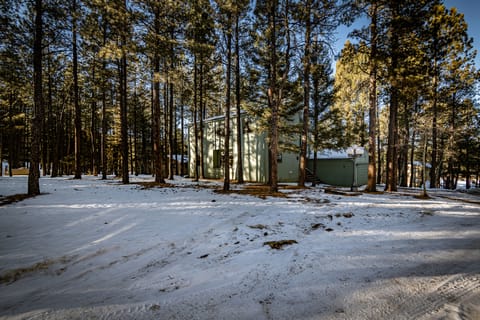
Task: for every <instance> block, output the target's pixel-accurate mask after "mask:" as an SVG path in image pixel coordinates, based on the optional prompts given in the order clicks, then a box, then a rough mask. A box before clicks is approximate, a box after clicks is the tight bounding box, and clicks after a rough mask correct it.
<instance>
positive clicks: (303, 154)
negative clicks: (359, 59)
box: [298, 0, 312, 187]
mask: <svg viewBox="0 0 480 320" xmlns="http://www.w3.org/2000/svg"><path fill="white" fill-rule="evenodd" d="M311 5H312V0H307V1H306V4H305V6H306V8H305V9H306V20H305V47H304V52H303V120H302V136H301V143H300V163H299V177H298V186H301V187H303V186H305V179H306V175H305V170H306V167H307V141H308V127H309V125H310V121H309V114H310V66H311V59H310V47H311V41H310V37H311V27H312V26H311V24H312V22H311V18H310V16H311Z"/></svg>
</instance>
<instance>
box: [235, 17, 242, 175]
mask: <svg viewBox="0 0 480 320" xmlns="http://www.w3.org/2000/svg"><path fill="white" fill-rule="evenodd" d="M239 16H240V14H239V13H238V12H237V13H236V16H235V60H236V61H235V103H236V109H237V183H238V184H242V183H244V180H243V126H242V115H241V108H240V105H241V103H240V101H241V97H240V30H239V20H240V17H239Z"/></svg>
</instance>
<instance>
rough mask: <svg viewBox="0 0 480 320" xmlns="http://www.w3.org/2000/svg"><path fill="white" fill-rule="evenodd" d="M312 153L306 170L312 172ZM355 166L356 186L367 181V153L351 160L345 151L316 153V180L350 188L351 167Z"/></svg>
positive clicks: (352, 175)
mask: <svg viewBox="0 0 480 320" xmlns="http://www.w3.org/2000/svg"><path fill="white" fill-rule="evenodd" d="M313 161H314V160H313V153H312V154H310V156H309V159H308V169H309V170H310V171H311V172H313ZM354 164H355V165H356V170H355V173H356V175H357V180H356V181H357V186H362V185H365V184H367V181H368V153H367V152H364V153H363V155H362V156H360V157H358V158H356V159H353V158H350V157H348V155H347V151H346V150H323V151H320V152H318V153H317V174H316V176H317V179H318V180H319V181H320V182H321V183H325V184H329V185H333V186H340V187H350V186H352V185H353V181H354V170H353V166H354Z"/></svg>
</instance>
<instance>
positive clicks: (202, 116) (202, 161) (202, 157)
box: [198, 61, 206, 179]
mask: <svg viewBox="0 0 480 320" xmlns="http://www.w3.org/2000/svg"><path fill="white" fill-rule="evenodd" d="M199 77H200V78H199V90H200V92H199V99H198V100H199V101H198V104H199V106H200V114H199V116H200V178H202V179H205V155H204V152H203V150H204V140H205V132H204V123H203V120H204V119H205V113H206V112H205V106H204V104H203V61H201V62H200V75H199Z"/></svg>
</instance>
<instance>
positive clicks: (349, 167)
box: [188, 113, 368, 187]
mask: <svg viewBox="0 0 480 320" xmlns="http://www.w3.org/2000/svg"><path fill="white" fill-rule="evenodd" d="M290 121H291V122H292V124H295V123H300V121H301V115H300V113H298V114H296V115H295V116H293V117H292V118H291V119H290ZM203 125H204V139H203V156H204V176H205V178H207V179H222V178H223V177H224V172H223V171H224V165H223V161H224V160H223V159H224V151H225V137H224V136H225V127H224V125H225V117H224V116H223V115H222V116H217V117H212V118H208V119H205V120H204V121H203ZM241 131H242V137H241V141H237V134H236V132H237V121H236V117H235V116H232V117H231V123H230V160H229V161H230V170H231V171H230V178H231V179H232V180H238V161H237V159H238V157H237V143H241V144H242V153H243V157H242V161H243V179H244V181H247V182H258V183H267V182H268V177H269V172H268V170H269V166H268V144H267V141H266V140H267V139H266V138H267V133H266V132H262V131H259V130H258V127H257V125H256V122H255V119H254V118H253V117H251V116H249V115H247V114H246V113H242V114H241ZM194 138H195V137H194V135H193V125H191V126H190V127H189V130H188V145H189V148H188V150H189V151H188V152H189V154H188V159H189V163H188V172H189V176H190V177H193V176H195V166H196V165H198V166H200V159H196V161H195V139H194ZM287 138H289V141H291V142H293V144H294V145H296V146H297V147H298V146H299V145H300V136H298V137H283V138H282V136H281V137H280V140H282V139H287ZM198 148H201V141H200V139H198ZM327 153H328V154H329V155H328V156H326V155H327ZM277 160H278V181H279V182H280V183H296V182H298V178H299V161H300V156H299V154H298V152H293V151H282V152H280V153H279V154H278V158H277ZM354 165H355V175H356V181H357V185H358V186H361V185H364V184H366V182H367V169H368V155H367V154H366V152H364V154H363V155H362V156H361V157H357V158H355V159H353V158H349V157H348V155H347V152H346V151H345V150H343V151H338V152H336V153H333V152H332V151H325V152H324V153H323V155H320V157H319V158H318V159H317V181H321V182H322V183H324V184H330V185H334V186H349V187H350V186H352V185H353V183H354ZM307 167H308V168H309V171H310V173H311V172H313V156H311V157H310V159H308V162H307ZM199 172H200V168H199Z"/></svg>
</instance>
